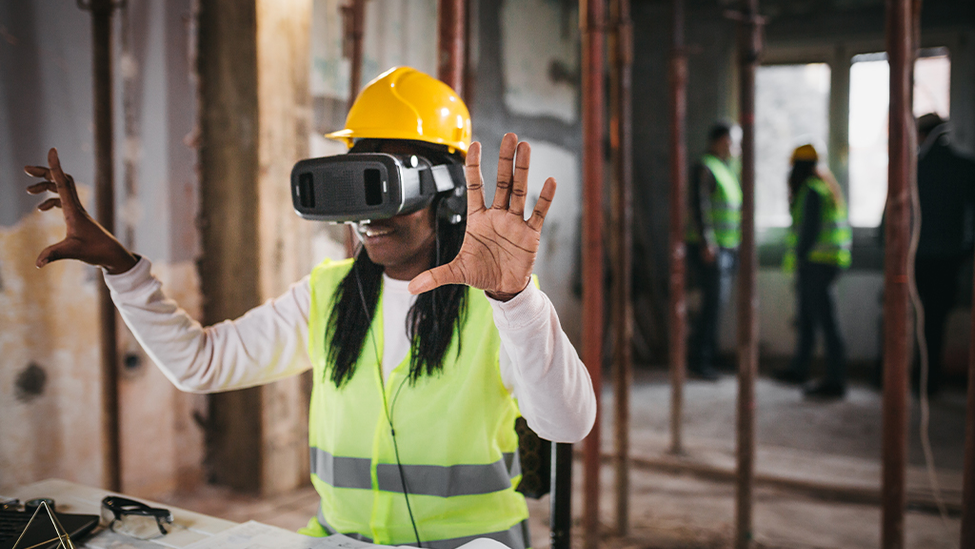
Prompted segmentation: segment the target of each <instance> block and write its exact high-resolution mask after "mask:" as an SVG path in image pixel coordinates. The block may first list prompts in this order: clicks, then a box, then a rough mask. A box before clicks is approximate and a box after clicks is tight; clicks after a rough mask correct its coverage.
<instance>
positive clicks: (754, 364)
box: [735, 0, 762, 549]
mask: <svg viewBox="0 0 975 549" xmlns="http://www.w3.org/2000/svg"><path fill="white" fill-rule="evenodd" d="M741 15H742V24H741V26H740V33H739V48H740V50H739V51H740V59H739V62H740V70H739V80H740V89H739V94H740V97H739V101H740V110H741V114H740V116H741V129H742V142H741V192H742V208H741V248H740V252H739V253H740V254H741V255H740V257H741V264H740V268H739V273H738V452H737V453H738V474H737V479H736V480H737V485H736V494H737V498H736V505H735V547H736V548H737V549H745V548H747V547H749V546H750V544H751V540H752V487H753V485H754V480H755V375H756V372H757V371H758V294H757V292H756V286H757V273H758V257H757V254H756V253H755V72H756V70H757V69H758V58H759V55H760V54H761V51H762V44H761V33H760V30H761V29H760V28H759V25H760V24H761V23H760V17H759V15H758V0H743V1H742V14H741Z"/></svg>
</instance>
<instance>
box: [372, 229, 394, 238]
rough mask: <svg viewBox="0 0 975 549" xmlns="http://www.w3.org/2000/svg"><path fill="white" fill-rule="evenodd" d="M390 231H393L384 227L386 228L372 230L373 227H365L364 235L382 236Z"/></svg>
mask: <svg viewBox="0 0 975 549" xmlns="http://www.w3.org/2000/svg"><path fill="white" fill-rule="evenodd" d="M391 232H393V231H391V230H389V229H386V230H378V229H376V230H373V229H366V236H369V237H373V236H383V235H387V234H389V233H391Z"/></svg>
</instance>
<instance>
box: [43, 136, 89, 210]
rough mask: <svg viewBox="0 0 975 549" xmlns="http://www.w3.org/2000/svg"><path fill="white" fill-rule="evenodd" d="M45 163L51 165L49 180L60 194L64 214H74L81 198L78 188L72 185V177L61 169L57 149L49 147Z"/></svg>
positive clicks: (79, 205) (78, 208) (79, 206)
mask: <svg viewBox="0 0 975 549" xmlns="http://www.w3.org/2000/svg"><path fill="white" fill-rule="evenodd" d="M47 163H48V165H49V166H51V169H50V176H51V177H50V180H51V181H54V184H55V185H57V189H58V195H60V196H61V204H62V209H64V212H65V215H70V214H74V213H75V212H76V211H78V210H80V209H81V200H80V199H79V198H78V190H77V189H76V188H75V186H74V179H73V178H72V177H71V176H70V175H67V174H65V173H64V170H62V169H61V160H60V159H59V158H58V150H57V149H55V148H53V147H52V148H51V150H50V151H48V153H47Z"/></svg>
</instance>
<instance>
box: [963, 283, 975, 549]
mask: <svg viewBox="0 0 975 549" xmlns="http://www.w3.org/2000/svg"><path fill="white" fill-rule="evenodd" d="M972 287H973V291H975V279H973V283H972ZM973 295H975V294H973ZM968 345H969V346H970V347H971V348H970V349H969V354H968V408H967V410H968V412H967V414H966V418H965V465H964V469H963V470H964V477H963V481H962V505H961V549H975V315H973V316H972V335H971V337H970V338H969V339H968Z"/></svg>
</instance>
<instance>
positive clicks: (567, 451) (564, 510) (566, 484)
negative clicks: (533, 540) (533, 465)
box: [550, 442, 572, 549]
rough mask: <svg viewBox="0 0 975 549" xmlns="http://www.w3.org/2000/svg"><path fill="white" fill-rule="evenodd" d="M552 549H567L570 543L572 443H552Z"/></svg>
mask: <svg viewBox="0 0 975 549" xmlns="http://www.w3.org/2000/svg"><path fill="white" fill-rule="evenodd" d="M551 479H552V480H551V483H550V485H551V487H552V490H551V492H552V493H551V496H550V497H551V500H552V525H551V531H550V535H551V547H552V549H569V548H570V547H571V546H572V544H571V541H572V445H571V444H566V443H563V442H559V443H552V473H551Z"/></svg>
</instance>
